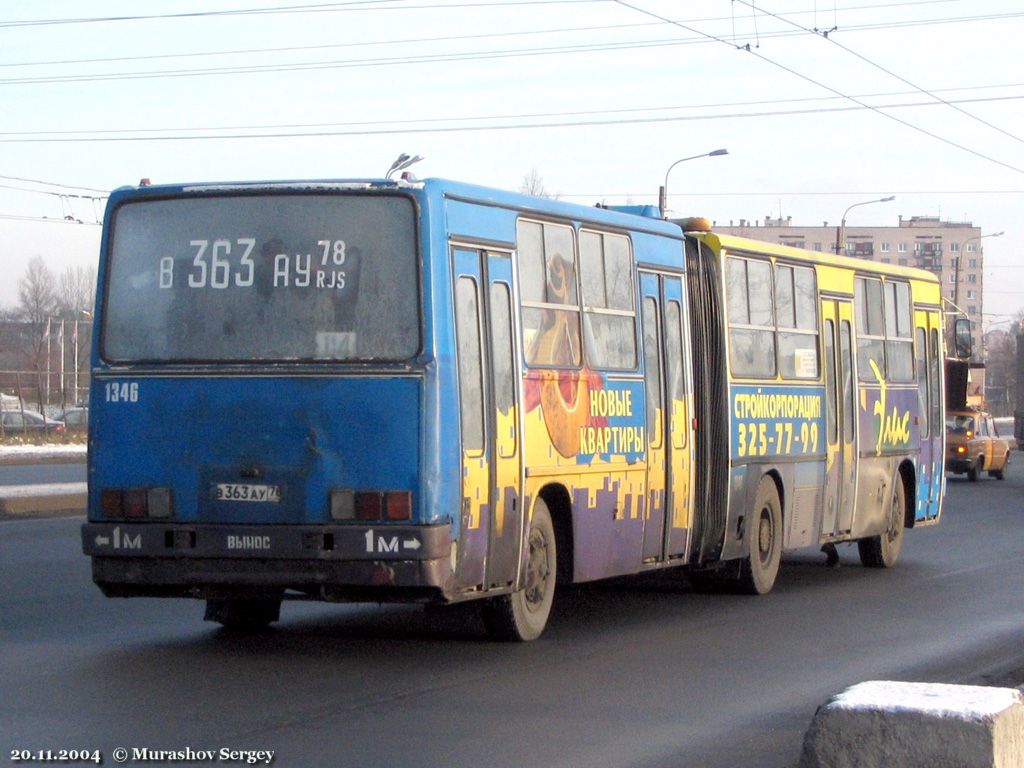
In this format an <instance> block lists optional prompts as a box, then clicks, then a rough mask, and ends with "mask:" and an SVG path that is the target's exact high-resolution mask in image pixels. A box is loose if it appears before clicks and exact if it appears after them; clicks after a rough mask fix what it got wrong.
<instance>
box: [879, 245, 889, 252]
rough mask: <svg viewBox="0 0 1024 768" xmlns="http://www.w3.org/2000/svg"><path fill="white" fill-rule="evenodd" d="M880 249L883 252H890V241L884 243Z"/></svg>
mask: <svg viewBox="0 0 1024 768" xmlns="http://www.w3.org/2000/svg"><path fill="white" fill-rule="evenodd" d="M880 250H881V251H882V253H888V252H889V244H888V243H882V244H881V248H880Z"/></svg>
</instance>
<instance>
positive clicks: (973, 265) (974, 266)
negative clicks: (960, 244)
mask: <svg viewBox="0 0 1024 768" xmlns="http://www.w3.org/2000/svg"><path fill="white" fill-rule="evenodd" d="M967 266H968V267H970V268H971V269H977V268H978V260H977V259H968V260H967Z"/></svg>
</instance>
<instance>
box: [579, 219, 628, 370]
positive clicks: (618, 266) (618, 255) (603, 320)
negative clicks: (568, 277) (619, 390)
mask: <svg viewBox="0 0 1024 768" xmlns="http://www.w3.org/2000/svg"><path fill="white" fill-rule="evenodd" d="M632 265H633V261H632V258H631V256H630V251H629V238H627V237H625V236H623V235H612V234H608V233H606V232H605V233H601V232H589V231H586V230H581V231H580V284H581V285H582V287H583V297H582V298H583V302H582V303H583V331H584V338H585V339H586V342H587V357H588V360H589V361H590V363H591V365H592V366H593V367H594V368H605V369H618V370H624V369H632V368H635V367H636V315H635V311H634V309H633V294H634V293H635V289H634V280H633V266H632Z"/></svg>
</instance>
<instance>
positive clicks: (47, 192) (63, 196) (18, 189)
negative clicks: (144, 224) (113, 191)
mask: <svg viewBox="0 0 1024 768" xmlns="http://www.w3.org/2000/svg"><path fill="white" fill-rule="evenodd" d="M0 189H13V190H15V191H16V192H31V193H32V194H36V195H52V196H53V197H59V198H60V199H61V200H66V199H77V200H106V199H107V196H106V195H103V196H97V195H78V194H71V193H68V192H52V191H50V190H48V189H30V188H29V187H18V186H15V185H13V184H0Z"/></svg>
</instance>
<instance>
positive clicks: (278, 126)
mask: <svg viewBox="0 0 1024 768" xmlns="http://www.w3.org/2000/svg"><path fill="white" fill-rule="evenodd" d="M1022 86H1024V83H1006V84H999V85H981V86H973V87H966V86H965V87H957V88H947V89H942V90H945V91H968V92H978V91H984V90H994V89H1002V88H1020V87H1022ZM910 93H914V92H913V91H890V92H882V93H871V94H862V95H860V96H859V97H858V98H862V99H867V98H883V97H893V96H905V95H908V94H910ZM1020 98H1024V95H1018V96H1012V95H1011V96H990V97H975V99H972V100H984V101H1003V100H1016V99H1020ZM841 100H843V99H842V97H839V96H811V97H804V98H791V99H756V100H751V101H731V102H712V103H707V104H676V105H662V106H650V107H623V108H620V109H603V110H573V111H561V112H536V113H502V114H495V115H463V116H450V117H433V118H428V117H414V118H404V119H401V120H357V121H347V122H343V123H339V122H317V123H270V124H262V125H219V126H179V127H176V128H113V129H93V130H84V129H80V130H66V131H0V137H4V136H9V137H18V136H29V137H38V136H74V137H79V138H85V137H87V136H93V135H100V134H102V135H107V136H116V135H121V134H140V133H144V134H172V133H181V132H184V131H268V130H285V129H300V128H342V127H352V126H360V125H365V126H386V125H424V124H440V123H463V122H483V121H495V120H515V119H519V120H527V119H541V118H556V117H581V116H595V115H617V114H639V113H644V112H669V111H675V110H696V109H715V108H721V107H749V106H761V105H777V104H803V103H808V102H810V103H815V102H828V101H841ZM891 106H895V105H891ZM904 106H932V105H931V104H929V103H920V102H911V103H909V104H907V105H904ZM846 109H849V108H846ZM763 114H764V113H759V115H763ZM561 124H562V123H560V125H561ZM565 124H566V125H570V123H565ZM0 178H3V177H0Z"/></svg>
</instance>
